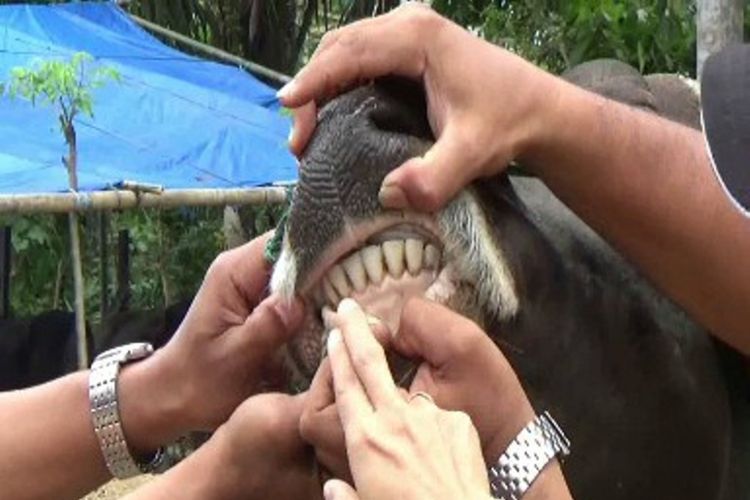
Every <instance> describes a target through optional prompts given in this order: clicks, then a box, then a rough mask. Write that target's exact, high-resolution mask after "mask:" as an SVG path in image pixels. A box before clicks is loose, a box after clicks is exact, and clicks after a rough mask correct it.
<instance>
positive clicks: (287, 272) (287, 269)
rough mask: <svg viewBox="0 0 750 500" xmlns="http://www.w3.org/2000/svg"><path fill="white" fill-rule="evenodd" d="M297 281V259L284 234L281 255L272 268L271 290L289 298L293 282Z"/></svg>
mask: <svg viewBox="0 0 750 500" xmlns="http://www.w3.org/2000/svg"><path fill="white" fill-rule="evenodd" d="M296 281H297V260H296V259H295V257H294V251H293V250H292V247H291V245H290V244H289V238H288V237H287V236H286V235H284V241H283V242H282V244H281V255H280V256H279V260H278V261H276V265H275V266H274V268H273V274H272V275H271V292H273V293H278V294H279V295H281V296H282V297H284V298H287V299H289V300H291V299H292V297H294V283H295V282H296Z"/></svg>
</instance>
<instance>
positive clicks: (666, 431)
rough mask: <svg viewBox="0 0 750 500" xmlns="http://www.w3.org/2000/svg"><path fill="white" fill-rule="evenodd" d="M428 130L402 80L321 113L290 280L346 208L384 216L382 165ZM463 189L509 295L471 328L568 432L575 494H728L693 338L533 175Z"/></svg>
mask: <svg viewBox="0 0 750 500" xmlns="http://www.w3.org/2000/svg"><path fill="white" fill-rule="evenodd" d="M488 105H492V104H490V103H488ZM430 141H431V134H430V130H429V126H428V123H427V120H426V118H425V106H424V97H423V96H422V95H421V94H420V93H419V92H418V91H416V90H415V88H414V87H412V86H408V85H407V86H404V85H403V84H401V83H394V82H392V81H391V82H387V83H385V84H383V83H379V84H376V85H370V86H367V87H363V88H360V89H357V90H354V91H352V92H350V93H348V94H345V95H343V96H342V97H339V98H338V99H336V100H334V101H333V102H331V103H329V104H328V105H327V106H326V107H325V108H324V109H323V110H322V111H321V113H320V117H319V125H318V128H317V131H316V134H315V136H314V138H313V140H312V142H311V143H310V145H309V147H308V149H307V151H306V153H305V156H304V159H303V161H302V165H301V173H300V182H299V185H298V188H297V194H296V197H295V200H294V203H293V206H292V210H291V213H290V219H289V225H288V238H289V242H290V244H291V246H292V248H293V249H294V250H295V252H296V253H297V255H298V259H299V260H298V276H297V285H298V286H300V284H301V283H303V282H304V281H305V279H306V278H307V276H309V274H310V273H311V272H312V270H313V269H314V268H315V265H316V259H317V258H318V257H319V256H320V255H321V254H322V253H323V252H324V251H325V249H326V248H327V247H328V245H330V244H331V243H333V242H334V241H335V240H336V239H337V238H339V237H340V236H341V234H342V232H343V231H344V220H345V218H346V219H350V220H364V219H367V218H372V217H377V216H378V215H380V214H382V213H383V212H382V209H381V208H380V206H379V204H378V199H377V193H378V189H379V187H380V183H381V181H382V180H383V178H384V176H385V175H386V174H387V173H388V172H389V171H391V170H392V169H393V168H395V167H397V166H398V165H400V164H401V163H402V162H403V161H404V160H406V159H408V158H410V157H413V156H415V155H418V154H421V153H423V152H424V151H425V150H426V148H427V147H428V146H429V145H430V143H431V142H430ZM473 188H474V189H475V192H476V196H477V197H478V198H479V201H480V205H481V206H482V209H483V210H484V211H485V213H486V215H487V217H488V219H489V220H490V221H491V222H492V227H491V228H490V229H491V235H492V236H491V237H492V238H493V239H494V243H495V244H496V245H500V246H501V247H502V248H503V250H504V254H505V257H506V260H507V262H506V263H507V265H508V267H509V269H510V271H511V273H512V275H513V277H514V278H515V283H516V289H517V293H518V297H519V303H520V307H519V310H518V312H517V314H515V315H514V316H513V317H512V318H510V319H506V320H498V319H496V316H495V315H493V314H492V312H491V311H484V318H483V323H484V326H485V327H486V330H487V332H488V334H489V335H490V336H491V337H492V338H493V340H494V341H495V342H496V344H497V345H498V346H499V347H500V348H501V350H502V351H503V353H504V354H505V355H506V356H507V357H508V359H509V361H510V362H511V364H512V365H513V367H514V369H515V370H516V372H517V373H518V375H519V378H520V380H521V381H522V384H523V385H524V388H525V390H526V391H527V393H528V395H529V398H530V399H531V402H532V404H533V405H534V407H535V408H536V410H537V411H542V410H544V409H548V410H550V411H551V412H552V414H553V415H554V416H555V417H556V418H557V419H558V420H559V422H560V423H561V425H562V427H563V428H564V429H565V430H566V432H567V434H568V435H569V437H570V438H571V440H572V443H573V447H572V449H573V452H572V455H571V456H570V457H569V458H568V459H567V460H566V461H565V462H564V463H563V469H564V472H565V475H566V478H567V480H568V484H569V486H570V488H571V491H572V493H573V496H574V497H575V498H578V499H592V500H600V499H607V500H610V499H640V498H648V499H650V498H653V499H660V500H663V499H670V498H674V499H682V500H690V499H695V500H706V499H719V498H727V497H726V496H725V493H723V490H724V489H725V483H726V475H727V471H728V467H729V465H728V454H729V442H730V438H731V422H730V412H729V407H728V398H727V392H726V390H725V387H724V384H723V381H722V379H721V376H720V373H719V370H718V367H717V362H716V356H715V352H714V348H713V345H712V343H711V342H710V341H709V339H708V338H707V336H706V334H705V333H704V332H703V331H701V330H700V328H698V327H697V326H696V325H695V324H694V323H692V322H691V321H690V320H689V319H688V318H687V317H686V316H685V315H684V313H683V312H681V311H680V310H679V309H678V308H676V307H675V306H674V305H673V304H672V303H671V302H670V301H669V300H667V299H666V298H664V297H663V296H661V295H660V294H658V293H657V292H656V291H654V289H653V288H652V287H650V286H649V284H648V283H647V282H646V281H645V280H644V279H643V278H642V277H641V276H640V275H639V274H638V273H637V272H636V271H634V270H633V268H632V267H631V266H630V265H628V264H627V263H626V262H625V261H624V260H623V259H622V258H621V257H619V256H618V255H617V254H615V253H614V252H613V251H612V250H611V249H610V247H609V246H608V245H607V244H606V243H604V242H603V241H602V240H601V239H600V238H599V237H598V236H596V235H595V234H593V232H591V230H590V229H589V228H587V227H586V226H585V225H584V224H583V223H582V222H581V221H580V220H578V219H577V218H576V217H575V216H574V215H572V214H571V213H570V212H569V211H567V209H566V208H565V207H564V206H562V204H560V203H559V202H558V201H557V200H556V199H555V198H554V197H553V196H552V195H551V194H550V193H549V191H548V190H546V188H545V187H544V186H543V185H542V184H541V183H540V182H538V181H535V180H532V179H516V178H513V179H511V178H509V177H507V176H502V177H497V178H494V179H488V180H481V181H478V182H476V183H475V184H474V186H473ZM487 383H491V382H487Z"/></svg>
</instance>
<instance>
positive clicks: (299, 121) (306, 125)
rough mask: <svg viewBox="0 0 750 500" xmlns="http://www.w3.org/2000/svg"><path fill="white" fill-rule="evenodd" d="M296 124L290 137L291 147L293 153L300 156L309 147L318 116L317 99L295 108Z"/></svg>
mask: <svg viewBox="0 0 750 500" xmlns="http://www.w3.org/2000/svg"><path fill="white" fill-rule="evenodd" d="M293 113H294V126H293V127H292V131H291V135H290V137H289V149H290V150H291V152H292V154H293V155H295V156H297V157H300V156H302V153H303V152H304V151H305V147H307V143H308V142H309V141H310V138H311V137H312V134H313V132H314V131H315V124H316V121H317V118H318V108H317V106H316V104H315V101H310V102H308V103H307V104H305V105H303V106H300V107H298V108H295V109H294V112H293Z"/></svg>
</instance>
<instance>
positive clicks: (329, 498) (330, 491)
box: [323, 479, 336, 500]
mask: <svg viewBox="0 0 750 500" xmlns="http://www.w3.org/2000/svg"><path fill="white" fill-rule="evenodd" d="M323 497H324V498H325V499H326V500H336V484H335V483H334V482H333V481H331V480H330V479H329V480H328V481H326V482H325V484H324V485H323Z"/></svg>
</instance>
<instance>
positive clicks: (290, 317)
mask: <svg viewBox="0 0 750 500" xmlns="http://www.w3.org/2000/svg"><path fill="white" fill-rule="evenodd" d="M303 317H304V306H303V304H302V301H301V300H299V299H298V298H296V297H295V298H293V299H291V300H290V299H285V298H282V297H280V296H278V295H271V296H269V297H267V298H266V299H265V300H263V302H261V303H260V304H259V305H258V307H256V308H255V309H254V310H253V312H252V313H250V316H248V317H247V319H246V320H245V322H244V323H243V324H242V325H241V326H240V327H239V328H238V331H237V334H236V342H237V343H239V344H240V346H241V347H239V348H242V349H245V350H244V351H242V352H247V353H254V354H257V355H260V356H266V355H267V354H269V353H271V352H273V351H275V350H276V349H278V348H279V347H280V346H281V345H282V344H284V343H285V342H286V341H288V340H289V339H290V338H291V337H292V336H293V335H294V334H295V333H296V332H297V330H298V328H299V327H300V326H301V325H302V320H303Z"/></svg>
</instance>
